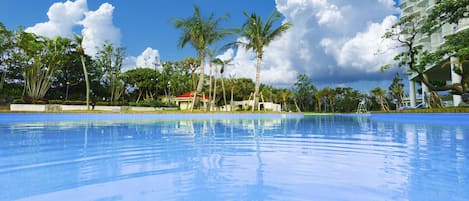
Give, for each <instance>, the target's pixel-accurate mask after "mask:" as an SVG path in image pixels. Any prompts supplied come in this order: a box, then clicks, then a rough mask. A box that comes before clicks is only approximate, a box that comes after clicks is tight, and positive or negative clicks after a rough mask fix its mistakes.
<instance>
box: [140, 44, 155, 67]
mask: <svg viewBox="0 0 469 201" xmlns="http://www.w3.org/2000/svg"><path fill="white" fill-rule="evenodd" d="M159 64H160V54H159V53H158V50H155V49H152V48H150V47H147V49H145V50H144V51H143V52H142V54H140V56H138V57H137V61H136V66H137V67H150V68H154V66H155V65H159Z"/></svg>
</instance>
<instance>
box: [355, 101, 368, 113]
mask: <svg viewBox="0 0 469 201" xmlns="http://www.w3.org/2000/svg"><path fill="white" fill-rule="evenodd" d="M365 113H368V110H367V109H366V99H365V98H363V99H362V100H361V101H360V102H359V103H358V108H357V114H365Z"/></svg>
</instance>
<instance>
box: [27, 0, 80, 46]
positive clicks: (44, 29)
mask: <svg viewBox="0 0 469 201" xmlns="http://www.w3.org/2000/svg"><path fill="white" fill-rule="evenodd" d="M87 10H88V6H87V2H86V0H76V1H75V2H72V1H66V2H63V3H62V2H57V3H54V4H52V6H51V7H50V8H49V11H48V12H47V17H48V18H49V21H47V22H42V23H37V24H36V25H34V26H32V27H29V28H27V29H26V30H25V31H26V32H30V33H35V34H38V35H41V36H45V37H49V38H53V37H56V36H62V37H71V36H72V34H73V31H72V29H73V27H74V26H75V25H76V24H77V23H78V22H79V21H80V20H81V19H82V18H83V15H84V13H85V12H86V11H87Z"/></svg>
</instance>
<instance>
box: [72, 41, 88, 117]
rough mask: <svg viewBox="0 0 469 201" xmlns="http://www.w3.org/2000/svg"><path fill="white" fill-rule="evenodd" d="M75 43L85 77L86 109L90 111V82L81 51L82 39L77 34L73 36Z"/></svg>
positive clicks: (82, 50)
mask: <svg viewBox="0 0 469 201" xmlns="http://www.w3.org/2000/svg"><path fill="white" fill-rule="evenodd" d="M74 40H75V43H77V45H78V46H77V52H78V54H79V55H80V60H81V65H82V66H83V74H84V75H85V83H86V109H87V110H90V81H89V80H88V71H87V70H86V64H85V50H84V49H83V44H82V43H83V37H82V36H79V35H77V34H75V35H74Z"/></svg>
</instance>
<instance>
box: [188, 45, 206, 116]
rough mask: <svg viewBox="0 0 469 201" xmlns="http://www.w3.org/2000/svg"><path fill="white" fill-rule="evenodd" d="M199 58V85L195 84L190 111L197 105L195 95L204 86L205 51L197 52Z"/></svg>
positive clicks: (197, 98) (197, 101)
mask: <svg viewBox="0 0 469 201" xmlns="http://www.w3.org/2000/svg"><path fill="white" fill-rule="evenodd" d="M199 58H200V76H199V83H197V89H196V90H195V94H194V99H193V101H192V107H191V111H192V110H193V109H194V105H197V104H198V103H199V97H198V96H197V94H199V93H200V92H202V88H203V86H204V75H205V70H204V62H205V51H200V52H199Z"/></svg>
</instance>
